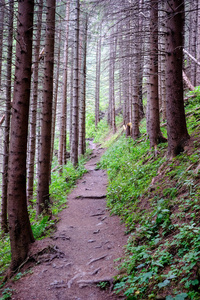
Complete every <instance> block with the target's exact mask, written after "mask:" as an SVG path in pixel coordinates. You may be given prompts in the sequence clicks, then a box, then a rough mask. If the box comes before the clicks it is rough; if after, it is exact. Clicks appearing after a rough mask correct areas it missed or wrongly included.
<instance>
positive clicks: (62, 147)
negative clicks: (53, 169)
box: [58, 0, 70, 166]
mask: <svg viewBox="0 0 200 300" xmlns="http://www.w3.org/2000/svg"><path fill="white" fill-rule="evenodd" d="M69 13H70V0H68V1H67V4H66V15H65V22H66V34H65V46H64V72H63V91H62V104H61V106H62V107H61V117H60V136H59V149H58V163H59V165H60V166H62V165H64V164H65V163H66V159H65V158H66V151H67V150H66V139H67V136H66V132H67V128H66V125H67V66H68V40H69Z"/></svg>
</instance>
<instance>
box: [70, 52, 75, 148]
mask: <svg viewBox="0 0 200 300" xmlns="http://www.w3.org/2000/svg"><path fill="white" fill-rule="evenodd" d="M70 72H71V74H70V111H69V145H70V149H71V148H72V110H73V84H74V48H73V47H72V54H71V71H70Z"/></svg>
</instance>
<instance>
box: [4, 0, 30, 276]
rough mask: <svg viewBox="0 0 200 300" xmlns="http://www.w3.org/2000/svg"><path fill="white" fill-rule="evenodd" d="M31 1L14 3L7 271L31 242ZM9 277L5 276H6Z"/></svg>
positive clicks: (22, 257)
mask: <svg viewBox="0 0 200 300" xmlns="http://www.w3.org/2000/svg"><path fill="white" fill-rule="evenodd" d="M33 12H34V2H33V1H30V0H24V1H23V2H19V3H18V26H17V41H18V43H17V44H16V69H15V83H14V98H13V105H12V120H11V140H10V152H9V167H8V220H9V232H10V244H11V254H12V261H11V265H10V271H14V270H16V268H17V267H18V266H19V265H20V264H21V263H22V262H23V261H24V260H25V258H26V256H27V253H28V247H29V244H30V243H31V242H33V241H34V238H33V234H32V230H31V226H30V221H29V216H28V211H27V201H26V153H27V135H28V113H29V101H30V85H31V63H32V28H33ZM8 275H9V274H8Z"/></svg>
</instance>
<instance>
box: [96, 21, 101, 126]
mask: <svg viewBox="0 0 200 300" xmlns="http://www.w3.org/2000/svg"><path fill="white" fill-rule="evenodd" d="M101 32H102V23H101V24H100V29H99V40H98V42H97V51H96V88H95V127H97V125H98V123H99V121H100V119H99V97H100V78H101V39H102V38H101Z"/></svg>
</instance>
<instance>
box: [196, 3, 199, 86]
mask: <svg viewBox="0 0 200 300" xmlns="http://www.w3.org/2000/svg"><path fill="white" fill-rule="evenodd" d="M197 36H198V37H200V0H198V11H197ZM198 40H199V39H198ZM196 58H197V60H198V61H200V43H199V42H198V43H197V57H196ZM196 74H197V76H196V84H197V85H200V68H199V67H197V73H196Z"/></svg>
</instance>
